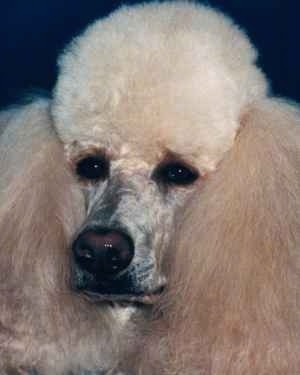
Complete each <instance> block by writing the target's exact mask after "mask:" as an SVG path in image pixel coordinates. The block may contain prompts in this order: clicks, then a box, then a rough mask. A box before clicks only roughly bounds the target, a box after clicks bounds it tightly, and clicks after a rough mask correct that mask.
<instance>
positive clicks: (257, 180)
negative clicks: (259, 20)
mask: <svg viewBox="0 0 300 375" xmlns="http://www.w3.org/2000/svg"><path fill="white" fill-rule="evenodd" d="M256 58H257V53H256V51H255V49H254V48H253V46H252V45H251V43H250V42H249V40H248V38H247V36H246V35H245V34H244V33H243V32H242V31H241V30H240V29H239V28H238V27H237V26H236V25H235V24H234V23H233V22H232V21H231V20H230V19H228V18H227V17H225V16H224V15H223V14H221V13H219V12H218V11H216V10H213V9H211V8H210V7H207V6H203V5H199V4H194V3H191V2H184V1H183V2H181V1H179V2H177V1H176V2H175V1H173V2H162V3H157V2H153V3H148V4H141V5H135V6H123V7H121V8H120V9H119V10H117V11H115V12H114V13H112V14H111V15H109V16H108V17H107V18H105V19H102V20H98V21H96V22H94V23H93V24H92V25H90V26H89V27H88V28H87V29H86V30H85V31H84V32H83V33H82V34H81V35H79V36H78V37H76V38H75V39H74V40H73V41H72V42H71V43H70V44H69V46H68V47H67V48H66V49H65V50H64V51H63V53H62V55H61V56H60V58H59V60H58V64H59V74H58V80H57V83H56V86H55V88H54V91H53V94H52V96H51V98H48V99H45V98H36V99H34V100H33V101H32V102H31V103H28V104H27V105H24V106H21V107H11V108H10V109H7V110H5V111H3V112H2V113H1V115H0V123H1V130H0V131H1V133H0V134H1V137H0V149H1V156H0V171H1V179H0V194H1V205H0V226H1V233H2V236H1V239H0V253H1V264H0V271H1V272H0V275H1V276H0V277H1V279H2V280H1V285H2V289H1V294H0V301H1V304H0V306H1V309H0V337H1V340H0V373H1V374H2V373H3V374H5V375H6V374H38V375H44V374H46V375H63V374H74V375H81V374H110V373H112V372H114V371H118V370H124V371H125V373H127V372H131V373H135V374H143V375H148V374H149V375H150V374H156V375H158V374H169V375H171V374H187V375H192V374H197V375H198V374H203V375H211V374H213V375H218V374H222V375H224V374H231V375H232V374H249V375H250V374H253V373H255V374H264V375H271V374H272V375H274V374H285V375H286V374H289V375H292V374H296V373H297V372H298V370H299V369H300V365H299V359H298V358H297V357H298V355H297V353H298V351H299V342H300V341H299V340H300V339H299V335H300V324H299V323H300V318H299V313H298V310H299V308H298V300H299V292H298V289H299V288H298V285H299V284H300V279H299V277H300V276H299V271H300V269H299V267H300V263H299V262H300V257H299V255H298V251H297V250H298V249H297V247H299V243H300V238H299V228H300V210H299V208H300V207H299V199H298V197H297V196H298V193H299V191H300V176H299V161H300V160H299V159H300V156H299V145H300V134H299V132H300V127H299V123H300V116H299V111H298V109H297V106H296V105H294V104H288V103H286V102H284V101H283V100H280V99H275V98H272V97H271V95H270V93H269V89H268V82H267V80H266V78H265V76H264V74H263V73H262V72H261V70H260V69H259V68H258V67H257V66H256Z"/></svg>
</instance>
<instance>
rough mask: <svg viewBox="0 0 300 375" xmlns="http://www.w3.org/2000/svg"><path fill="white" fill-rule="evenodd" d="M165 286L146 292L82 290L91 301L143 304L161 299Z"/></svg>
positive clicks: (152, 303) (150, 303)
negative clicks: (110, 292)
mask: <svg viewBox="0 0 300 375" xmlns="http://www.w3.org/2000/svg"><path fill="white" fill-rule="evenodd" d="M164 289H165V286H164V285H162V286H160V287H158V288H157V289H155V290H152V291H149V292H145V293H128V294H104V293H97V292H95V291H92V290H82V291H81V293H82V294H83V295H84V296H85V297H86V298H88V299H89V300H90V301H92V302H94V303H97V302H111V303H114V302H116V303H120V304H125V305H127V304H141V305H154V304H155V303H157V302H158V300H159V299H160V297H161V295H162V293H163V291H164Z"/></svg>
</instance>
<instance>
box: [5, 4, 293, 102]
mask: <svg viewBox="0 0 300 375" xmlns="http://www.w3.org/2000/svg"><path fill="white" fill-rule="evenodd" d="M135 2H138V1H134V0H133V1H127V2H126V3H135ZM297 3H298V1H296V0H211V1H210V4H211V5H213V6H217V7H219V8H221V9H222V10H224V11H225V12H226V13H228V14H229V15H231V16H232V17H233V18H234V19H235V20H236V21H237V22H238V23H239V24H240V25H241V26H242V27H243V28H244V29H246V30H247V32H248V34H249V36H250V38H251V39H252V41H253V42H254V43H255V45H256V46H257V47H258V49H259V51H260V65H261V66H262V68H263V69H264V71H265V72H266V73H267V75H268V76H269V78H271V81H272V86H273V91H274V92H275V94H280V95H284V96H289V97H291V98H293V99H297V100H300V74H299V70H300V19H299V8H300V5H298V4H297ZM119 5H120V1H119V0H111V1H108V0H30V1H25V0H10V1H7V0H1V3H0V57H1V58H0V87H1V90H0V106H3V105H5V104H7V103H10V102H12V101H15V100H16V99H17V98H19V97H20V96H21V95H23V94H24V93H26V91H27V90H31V89H36V88H42V89H46V90H51V88H52V87H53V84H54V83H55V78H56V58H57V55H58V53H59V52H60V51H61V49H62V48H63V46H64V45H65V44H66V43H67V42H68V41H69V40H70V39H71V37H72V36H74V35H76V34H77V33H78V32H80V30H82V29H83V28H84V27H85V26H86V25H87V24H88V23H89V22H90V21H91V20H93V19H95V18H98V17H101V16H104V15H106V14H108V13H109V12H110V11H111V10H113V9H115V8H116V7H117V6H119Z"/></svg>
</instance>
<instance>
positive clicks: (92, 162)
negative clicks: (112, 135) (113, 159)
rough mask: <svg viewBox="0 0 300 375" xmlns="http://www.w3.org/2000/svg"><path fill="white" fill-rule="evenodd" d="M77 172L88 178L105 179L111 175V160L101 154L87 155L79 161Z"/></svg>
mask: <svg viewBox="0 0 300 375" xmlns="http://www.w3.org/2000/svg"><path fill="white" fill-rule="evenodd" d="M76 173H77V175H78V176H80V177H82V178H84V179H87V180H100V179H105V178H107V177H108V175H109V162H108V160H106V159H105V157H104V156H101V155H94V156H87V157H85V158H84V159H81V160H79V161H78V162H77V164H76Z"/></svg>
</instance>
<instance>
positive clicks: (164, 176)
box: [154, 162, 199, 185]
mask: <svg viewBox="0 0 300 375" xmlns="http://www.w3.org/2000/svg"><path fill="white" fill-rule="evenodd" d="M154 175H155V179H157V180H159V181H161V182H163V183H165V184H173V185H190V184H192V183H193V182H194V181H196V180H197V178H198V177H199V173H198V172H197V171H196V170H195V169H194V168H192V167H189V166H187V165H184V164H183V163H181V162H169V163H167V164H164V165H161V166H159V167H158V168H157V170H156V171H155V172H154Z"/></svg>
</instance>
